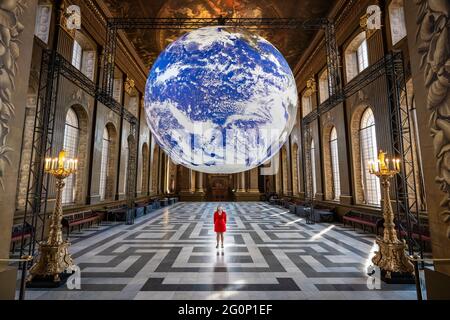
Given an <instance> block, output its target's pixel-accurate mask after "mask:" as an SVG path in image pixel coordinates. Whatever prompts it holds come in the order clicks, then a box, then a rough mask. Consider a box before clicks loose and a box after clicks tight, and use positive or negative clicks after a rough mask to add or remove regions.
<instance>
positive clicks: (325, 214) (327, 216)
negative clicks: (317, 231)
mask: <svg viewBox="0 0 450 320" xmlns="http://www.w3.org/2000/svg"><path fill="white" fill-rule="evenodd" d="M313 210H314V213H313V216H312V218H313V219H314V221H315V222H333V221H334V218H335V215H336V208H335V207H329V206H326V205H314V206H313Z"/></svg>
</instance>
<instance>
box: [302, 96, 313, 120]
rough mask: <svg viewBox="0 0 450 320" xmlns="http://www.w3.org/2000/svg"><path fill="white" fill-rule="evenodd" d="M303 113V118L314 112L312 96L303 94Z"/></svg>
mask: <svg viewBox="0 0 450 320" xmlns="http://www.w3.org/2000/svg"><path fill="white" fill-rule="evenodd" d="M302 111H303V117H305V116H307V115H308V114H309V113H310V112H311V111H312V97H311V95H306V94H303V96H302Z"/></svg>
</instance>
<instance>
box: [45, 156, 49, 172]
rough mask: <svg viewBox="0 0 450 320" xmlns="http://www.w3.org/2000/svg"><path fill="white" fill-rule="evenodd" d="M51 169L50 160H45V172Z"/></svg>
mask: <svg viewBox="0 0 450 320" xmlns="http://www.w3.org/2000/svg"><path fill="white" fill-rule="evenodd" d="M49 169H50V159H49V158H46V159H45V170H46V171H48V170H49Z"/></svg>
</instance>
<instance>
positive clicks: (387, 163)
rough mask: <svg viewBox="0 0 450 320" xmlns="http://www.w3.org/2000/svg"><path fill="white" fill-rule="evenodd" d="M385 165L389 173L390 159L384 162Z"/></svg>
mask: <svg viewBox="0 0 450 320" xmlns="http://www.w3.org/2000/svg"><path fill="white" fill-rule="evenodd" d="M384 163H385V164H386V170H388V171H389V169H390V168H389V159H388V158H386V160H385V162H384Z"/></svg>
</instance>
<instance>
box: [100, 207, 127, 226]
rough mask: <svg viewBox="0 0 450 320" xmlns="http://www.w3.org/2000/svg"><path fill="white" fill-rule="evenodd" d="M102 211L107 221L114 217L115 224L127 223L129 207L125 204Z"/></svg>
mask: <svg viewBox="0 0 450 320" xmlns="http://www.w3.org/2000/svg"><path fill="white" fill-rule="evenodd" d="M101 211H102V212H104V213H105V216H106V221H109V218H110V217H113V219H114V222H117V221H127V214H128V206H127V205H125V204H120V205H113V206H109V207H106V208H105V209H104V210H101Z"/></svg>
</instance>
